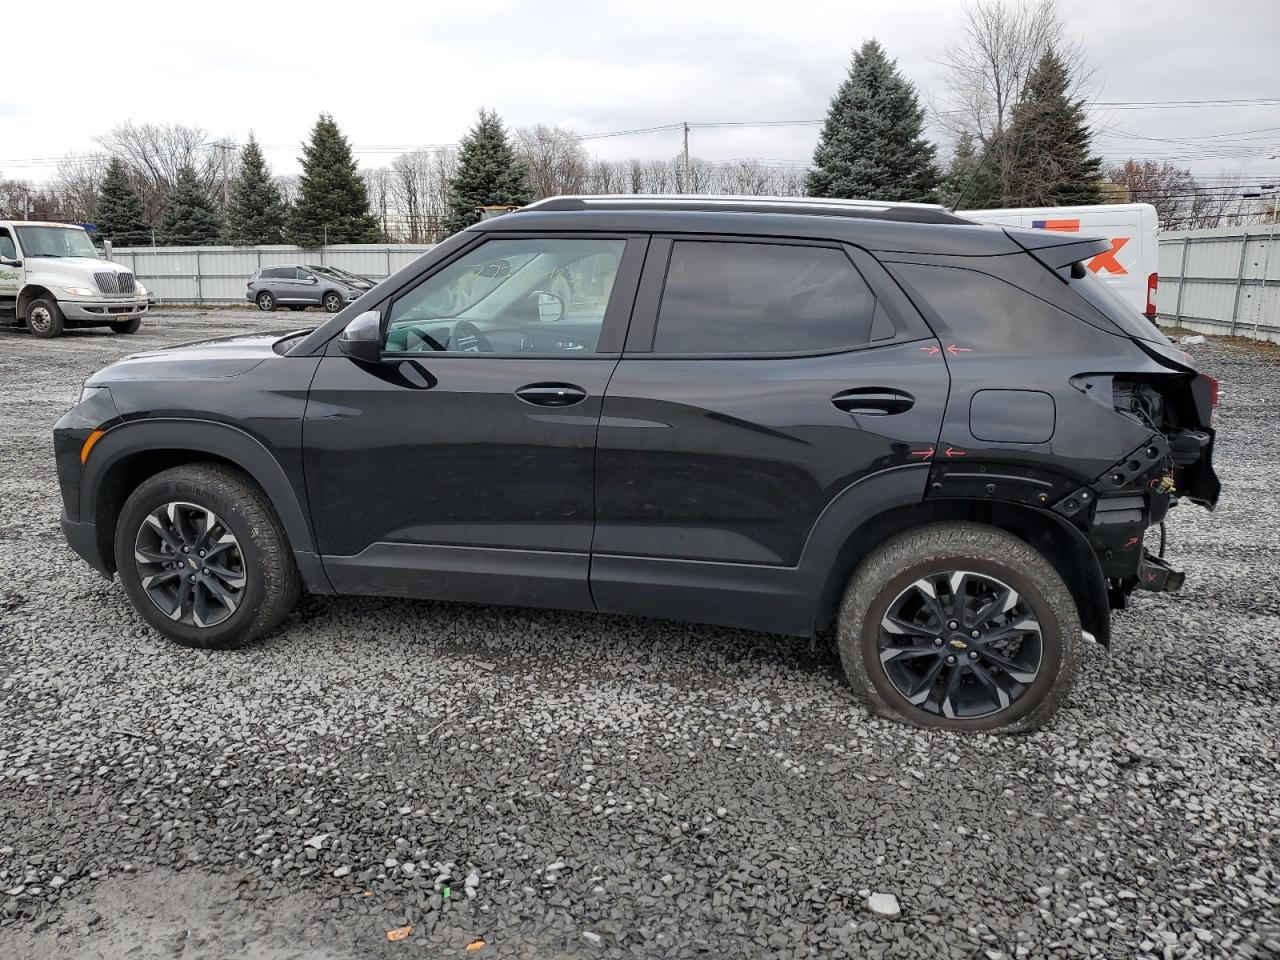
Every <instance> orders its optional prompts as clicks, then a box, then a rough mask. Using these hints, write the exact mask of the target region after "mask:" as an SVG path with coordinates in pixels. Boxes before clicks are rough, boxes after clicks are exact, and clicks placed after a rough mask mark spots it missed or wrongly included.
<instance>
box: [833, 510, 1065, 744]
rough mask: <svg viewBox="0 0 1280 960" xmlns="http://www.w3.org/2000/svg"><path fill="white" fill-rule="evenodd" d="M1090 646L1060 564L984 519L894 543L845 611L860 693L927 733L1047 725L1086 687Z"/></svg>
mask: <svg viewBox="0 0 1280 960" xmlns="http://www.w3.org/2000/svg"><path fill="white" fill-rule="evenodd" d="M1081 642H1082V640H1081V634H1080V618H1079V614H1078V612H1077V610H1076V606H1075V602H1074V600H1073V598H1072V596H1071V592H1070V591H1069V590H1068V589H1067V586H1066V584H1065V583H1063V581H1062V577H1061V576H1059V575H1058V572H1057V571H1056V570H1055V569H1054V568H1053V566H1052V564H1050V563H1049V561H1048V560H1046V559H1045V557H1044V556H1043V555H1042V554H1040V553H1039V552H1038V551H1036V550H1034V549H1033V548H1031V547H1030V546H1028V545H1027V544H1026V543H1024V542H1023V541H1021V540H1019V539H1018V538H1017V537H1014V536H1012V535H1010V534H1008V533H1005V532H1004V531H1003V530H998V529H996V528H995V527H988V526H983V525H980V524H975V523H939V524H933V525H930V526H927V527H922V528H920V529H918V530H912V531H909V532H907V533H905V534H902V535H900V536H898V537H895V538H893V539H892V540H890V541H888V542H887V543H885V544H884V545H883V546H882V547H880V549H878V550H877V551H876V552H875V553H874V554H872V555H871V556H870V557H869V558H868V559H867V560H866V561H864V562H863V564H862V565H861V566H860V567H859V568H858V570H857V572H856V573H855V574H854V576H853V578H852V580H851V581H850V582H849V587H848V589H847V590H846V591H845V595H844V599H843V601H842V603H841V605H840V615H839V648H840V661H841V665H842V666H843V667H844V672H845V675H846V676H847V677H848V680H849V684H850V686H851V687H852V688H853V690H854V693H855V694H856V695H857V696H858V697H859V699H861V700H862V701H863V702H864V703H866V704H867V705H868V706H869V707H870V708H871V709H872V710H873V711H874V712H877V713H882V714H885V715H887V716H891V717H894V718H896V719H898V720H902V721H905V722H907V723H912V724H916V725H919V726H927V727H943V728H946V729H950V730H961V731H994V730H1000V731H1004V732H1014V731H1021V730H1032V729H1035V728H1036V727H1039V726H1041V725H1042V724H1043V723H1044V722H1045V721H1047V720H1048V719H1049V718H1050V717H1051V716H1053V714H1054V713H1055V712H1056V711H1057V710H1058V708H1059V707H1060V706H1061V705H1062V703H1063V701H1064V700H1065V699H1066V697H1067V694H1068V693H1069V692H1070V690H1071V686H1072V684H1073V683H1074V682H1075V677H1076V673H1077V672H1078V669H1079V661H1080V654H1081V650H1080V645H1081Z"/></svg>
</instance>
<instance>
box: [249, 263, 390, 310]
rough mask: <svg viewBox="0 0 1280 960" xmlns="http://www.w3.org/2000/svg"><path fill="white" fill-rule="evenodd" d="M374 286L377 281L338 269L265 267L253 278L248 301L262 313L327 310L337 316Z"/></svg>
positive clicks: (284, 266)
mask: <svg viewBox="0 0 1280 960" xmlns="http://www.w3.org/2000/svg"><path fill="white" fill-rule="evenodd" d="M372 287H373V281H372V280H369V279H367V278H365V277H361V276H359V275H357V274H354V273H349V272H347V271H346V270H341V269H339V268H337V267H323V266H320V267H318V266H314V265H303V264H278V265H276V266H273V267H263V268H261V269H260V270H258V271H257V272H256V273H255V274H254V275H253V276H251V277H250V278H249V282H248V283H247V284H246V285H245V292H244V298H245V299H246V300H250V301H252V302H254V303H256V304H257V305H258V309H260V310H274V309H275V308H276V307H277V306H281V307H288V308H289V309H290V310H305V309H306V308H307V307H324V308H325V310H327V311H329V313H337V312H338V311H339V310H341V309H342V308H343V307H344V306H345V305H346V304H348V303H350V302H351V301H352V300H355V299H356V298H357V297H359V296H360V294H362V293H364V292H365V291H366V290H370V289H372Z"/></svg>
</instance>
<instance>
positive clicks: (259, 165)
mask: <svg viewBox="0 0 1280 960" xmlns="http://www.w3.org/2000/svg"><path fill="white" fill-rule="evenodd" d="M285 217H286V211H285V206H284V200H282V199H281V197H280V188H279V187H277V186H276V182H275V180H274V179H273V178H272V176H271V171H270V169H268V167H267V161H266V158H264V157H263V156H262V149H261V148H260V147H259V146H258V141H256V140H255V139H253V134H249V141H248V143H246V144H245V145H244V149H243V150H241V151H240V172H239V174H237V175H236V178H235V180H233V181H232V182H231V204H230V205H229V206H228V207H227V223H226V235H225V240H226V242H227V243H230V244H233V245H235V246H237V247H250V246H253V245H254V244H258V243H284V224H285Z"/></svg>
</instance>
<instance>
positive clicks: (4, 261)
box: [0, 257, 22, 267]
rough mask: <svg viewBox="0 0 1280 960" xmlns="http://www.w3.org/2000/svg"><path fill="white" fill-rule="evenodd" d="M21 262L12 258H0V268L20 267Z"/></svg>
mask: <svg viewBox="0 0 1280 960" xmlns="http://www.w3.org/2000/svg"><path fill="white" fill-rule="evenodd" d="M20 266H22V261H21V260H14V259H13V258H12V257H0V267H20Z"/></svg>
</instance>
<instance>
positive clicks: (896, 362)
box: [591, 236, 948, 632]
mask: <svg viewBox="0 0 1280 960" xmlns="http://www.w3.org/2000/svg"><path fill="white" fill-rule="evenodd" d="M944 350H945V347H944V345H942V344H940V343H938V342H937V341H936V340H934V339H932V336H931V334H930V333H929V331H928V329H927V327H925V326H924V324H923V321H922V320H920V318H919V316H918V315H915V314H914V312H913V311H912V310H911V307H910V304H909V303H908V302H907V301H906V300H905V298H904V297H903V296H902V294H901V291H899V290H897V288H896V287H895V286H894V285H893V284H892V281H890V280H889V279H888V277H887V275H886V274H885V273H884V271H883V269H882V268H881V267H880V266H879V264H877V263H876V262H875V260H874V259H872V258H871V257H870V255H869V254H867V253H865V252H864V251H861V250H857V249H855V248H850V247H844V246H841V245H840V244H838V243H815V242H806V241H792V240H776V241H769V242H754V241H743V240H741V239H736V238H711V237H697V238H694V237H682V236H669V237H662V238H655V239H654V240H653V241H651V243H650V245H649V253H648V257H647V259H646V262H645V271H644V276H643V278H642V281H641V286H640V291H639V294H638V296H637V301H636V310H635V314H634V316H633V318H632V323H631V328H630V333H629V336H628V340H627V347H626V352H625V354H624V356H623V358H622V360H621V362H620V363H619V364H618V368H617V370H616V371H615V372H614V375H613V378H612V380H611V381H610V384H609V389H608V393H607V394H606V396H605V400H604V408H603V414H602V417H601V422H600V431H599V440H598V443H597V455H596V531H595V538H594V542H593V546H592V574H591V582H592V589H593V593H594V596H595V599H596V603H597V605H598V607H599V608H600V609H601V610H606V611H612V612H619V613H640V614H646V613H647V614H650V615H652V614H655V613H657V614H659V615H660V614H661V613H662V612H663V611H664V610H665V611H668V612H670V613H672V614H673V615H678V616H682V617H687V618H689V619H703V620H709V621H713V622H720V623H741V624H742V625H750V626H755V627H756V628H758V629H775V630H779V631H792V630H793V629H794V630H795V632H803V630H801V629H798V628H797V627H796V623H795V617H797V616H803V615H804V613H805V608H807V607H809V606H811V601H810V600H806V599H804V598H791V600H789V601H784V600H779V598H778V597H777V596H766V595H763V594H765V593H767V591H761V592H759V593H758V594H757V593H755V592H753V591H752V590H750V589H744V585H745V584H747V583H749V582H750V581H752V580H753V578H760V577H763V578H765V579H769V578H772V577H773V576H774V574H776V573H777V572H779V571H787V570H794V569H796V568H797V566H798V565H799V564H800V562H801V558H802V554H803V552H804V550H805V546H806V542H807V541H808V539H809V537H810V533H811V531H812V530H813V529H814V526H815V524H816V523H817V521H818V518H819V516H820V515H821V514H822V513H823V511H824V509H826V508H827V507H828V505H829V504H831V503H832V501H833V500H834V499H835V498H836V497H837V496H839V495H840V494H841V493H842V492H845V491H849V490H851V488H855V487H856V485H857V484H859V483H860V482H861V481H864V480H866V479H867V478H869V477H871V476H873V475H876V474H881V473H884V472H886V471H892V470H895V469H899V468H909V467H911V466H916V467H921V468H922V469H927V467H926V465H927V464H928V463H929V462H930V461H931V460H932V458H933V457H934V456H935V445H936V441H937V438H938V433H939V429H940V426H941V421H942V414H943V410H944V407H945V405H946V396H947V384H948V379H947V371H946V365H945V363H944V361H943V356H942V353H943V351H944ZM919 482H920V487H919V490H920V492H922V491H923V480H922V479H921V480H920V481H919ZM917 496H918V495H917ZM759 582H761V581H759V580H757V583H759ZM695 588H696V589H695ZM787 589H789V588H783V592H786V590H787ZM717 594H719V596H718V599H717ZM757 600H758V601H759V602H758V603H757V602H756V601H757ZM792 601H794V609H792V608H790V607H789V606H788V604H789V603H791V602H792ZM708 603H709V604H711V605H712V606H713V607H717V608H716V609H707V608H706V606H705V604H708ZM808 612H809V615H811V610H809V611H808Z"/></svg>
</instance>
